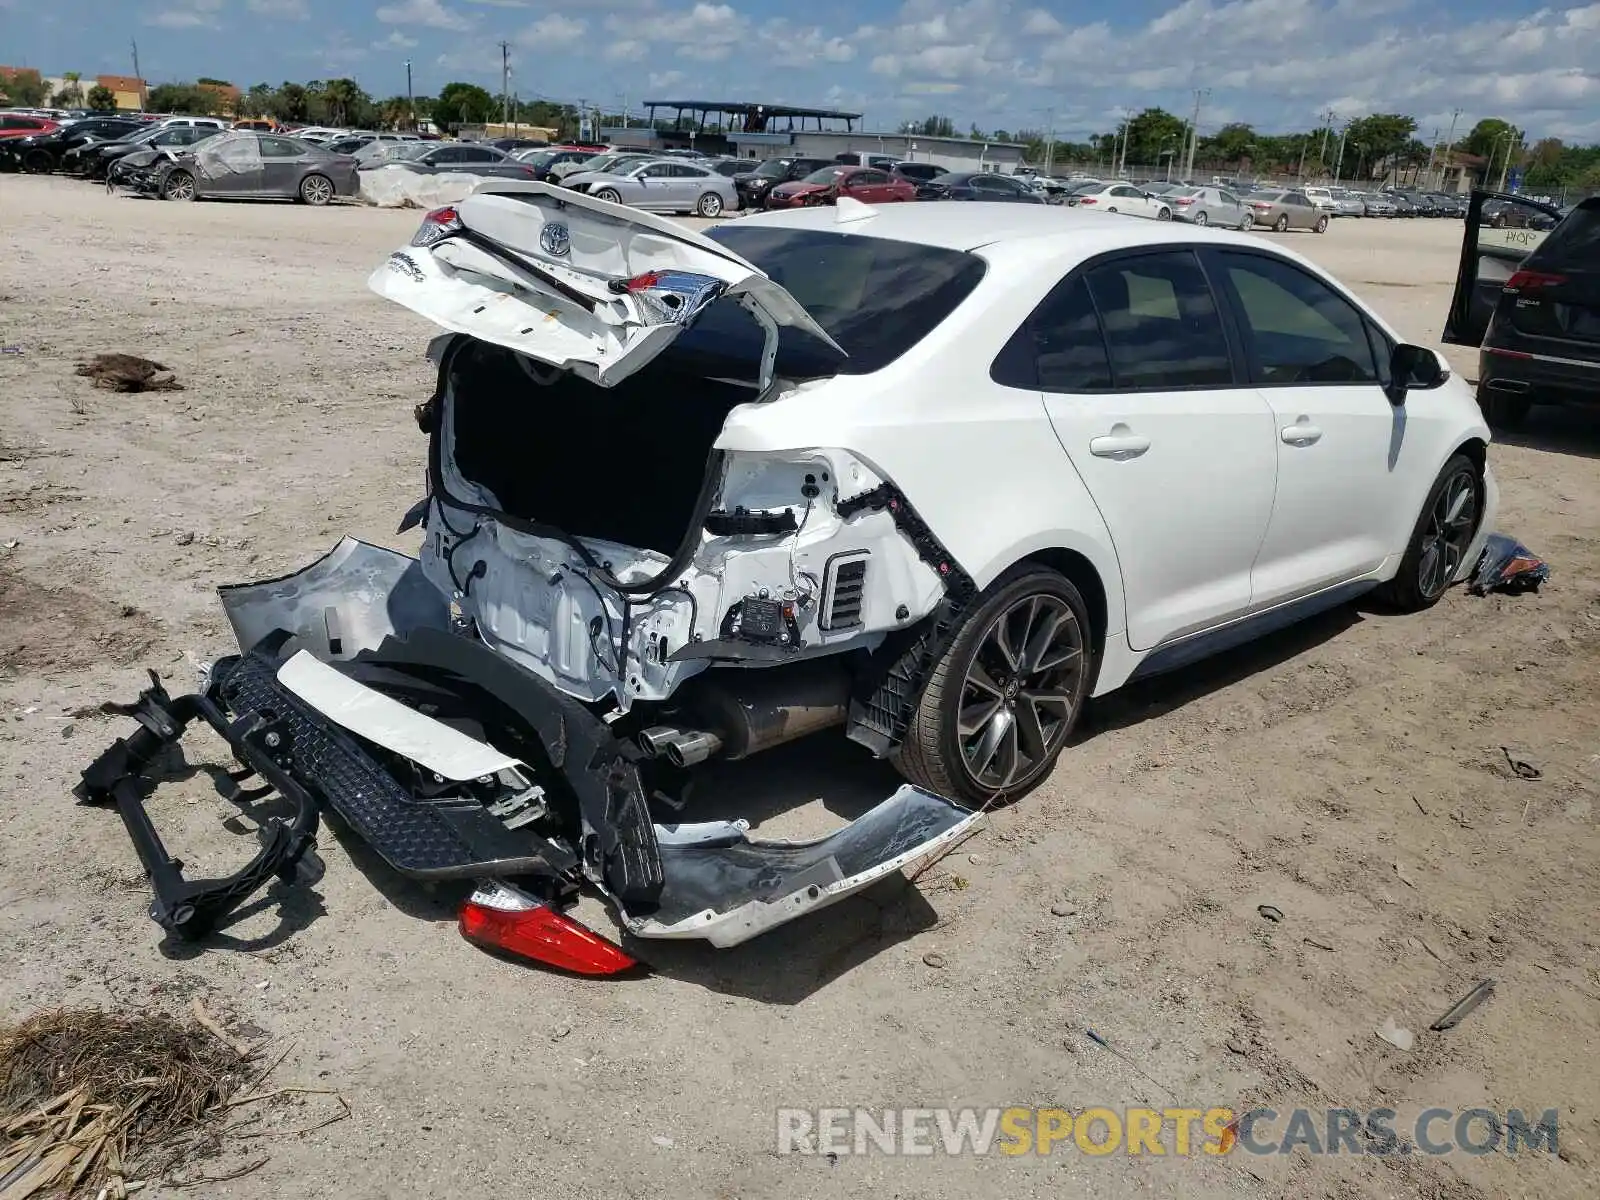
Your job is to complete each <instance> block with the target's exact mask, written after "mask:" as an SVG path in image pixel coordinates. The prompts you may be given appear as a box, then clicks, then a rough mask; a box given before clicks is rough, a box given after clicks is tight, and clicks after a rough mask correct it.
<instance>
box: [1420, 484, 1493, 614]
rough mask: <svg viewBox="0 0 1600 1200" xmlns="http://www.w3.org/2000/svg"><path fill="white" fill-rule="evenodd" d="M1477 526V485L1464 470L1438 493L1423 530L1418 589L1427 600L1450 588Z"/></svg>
mask: <svg viewBox="0 0 1600 1200" xmlns="http://www.w3.org/2000/svg"><path fill="white" fill-rule="evenodd" d="M1477 526H1478V481H1477V480H1476V479H1475V478H1474V477H1473V475H1472V472H1471V471H1470V470H1467V469H1466V468H1462V469H1461V470H1459V471H1457V472H1455V474H1453V475H1451V476H1450V478H1449V479H1448V480H1446V482H1445V485H1444V487H1442V488H1440V489H1439V496H1438V499H1436V500H1435V501H1434V502H1433V508H1432V509H1431V510H1430V511H1429V513H1428V522H1427V524H1426V526H1424V528H1423V530H1422V553H1421V555H1420V556H1418V559H1417V588H1418V590H1420V591H1421V592H1422V595H1423V596H1424V597H1425V598H1426V599H1429V600H1432V599H1433V598H1434V597H1436V596H1438V595H1439V594H1440V593H1441V592H1443V591H1444V590H1445V588H1447V587H1449V586H1450V581H1451V579H1453V578H1455V574H1456V572H1457V571H1458V570H1460V569H1461V562H1462V560H1463V559H1464V558H1465V557H1466V555H1467V548H1468V547H1469V546H1470V545H1471V544H1472V535H1473V533H1474V532H1475V531H1476V529H1477Z"/></svg>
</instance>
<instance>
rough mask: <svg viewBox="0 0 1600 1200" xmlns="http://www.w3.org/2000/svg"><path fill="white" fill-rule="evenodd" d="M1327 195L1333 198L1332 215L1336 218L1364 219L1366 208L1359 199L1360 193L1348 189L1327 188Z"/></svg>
mask: <svg viewBox="0 0 1600 1200" xmlns="http://www.w3.org/2000/svg"><path fill="white" fill-rule="evenodd" d="M1328 194H1329V195H1331V196H1332V197H1333V215H1334V216H1336V217H1364V216H1366V215H1367V206H1366V204H1365V203H1364V202H1363V201H1362V199H1361V193H1360V192H1353V191H1351V190H1350V189H1349V188H1342V187H1336V188H1329V189H1328Z"/></svg>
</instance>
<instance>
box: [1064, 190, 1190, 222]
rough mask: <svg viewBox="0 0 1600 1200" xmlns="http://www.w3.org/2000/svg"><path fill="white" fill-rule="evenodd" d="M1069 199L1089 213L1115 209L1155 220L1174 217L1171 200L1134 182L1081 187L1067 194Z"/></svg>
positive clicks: (1167, 219)
mask: <svg viewBox="0 0 1600 1200" xmlns="http://www.w3.org/2000/svg"><path fill="white" fill-rule="evenodd" d="M1066 202H1067V205H1068V207H1070V208H1079V209H1083V210H1085V211H1086V212H1114V213H1124V214H1126V215H1127V216H1130V217H1149V218H1151V219H1152V220H1155V221H1170V220H1172V202H1171V201H1170V200H1168V199H1167V198H1166V197H1164V196H1158V195H1156V194H1155V193H1154V192H1147V191H1145V190H1144V189H1143V188H1141V187H1138V186H1137V185H1135V184H1131V183H1102V184H1098V185H1095V186H1093V187H1080V188H1078V189H1077V190H1076V191H1073V192H1071V193H1069V194H1068V196H1067V199H1066Z"/></svg>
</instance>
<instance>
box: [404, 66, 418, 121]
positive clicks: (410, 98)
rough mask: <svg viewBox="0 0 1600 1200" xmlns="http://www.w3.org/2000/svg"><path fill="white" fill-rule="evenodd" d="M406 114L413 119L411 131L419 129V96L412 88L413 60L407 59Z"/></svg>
mask: <svg viewBox="0 0 1600 1200" xmlns="http://www.w3.org/2000/svg"><path fill="white" fill-rule="evenodd" d="M406 115H407V116H408V117H409V118H410V119H411V131H412V132H413V133H415V132H416V130H417V98H416V95H415V94H414V93H413V92H412V90H411V60H410V59H409V58H408V59H406Z"/></svg>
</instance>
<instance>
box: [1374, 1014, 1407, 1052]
mask: <svg viewBox="0 0 1600 1200" xmlns="http://www.w3.org/2000/svg"><path fill="white" fill-rule="evenodd" d="M1373 1032H1374V1033H1376V1034H1377V1035H1378V1036H1379V1037H1381V1038H1382V1039H1383V1040H1384V1041H1386V1042H1388V1043H1389V1045H1391V1046H1393V1047H1394V1048H1395V1049H1396V1050H1410V1049H1411V1047H1412V1046H1415V1045H1416V1044H1417V1037H1416V1034H1414V1033H1412V1032H1411V1030H1409V1029H1402V1028H1401V1027H1400V1026H1398V1025H1396V1024H1395V1023H1394V1018H1393V1017H1385V1018H1384V1021H1383V1024H1382V1025H1379V1026H1378V1028H1377V1029H1375V1030H1373Z"/></svg>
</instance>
